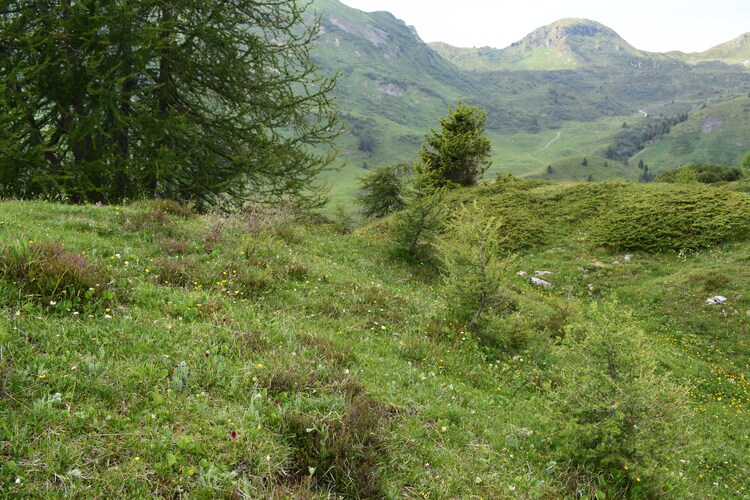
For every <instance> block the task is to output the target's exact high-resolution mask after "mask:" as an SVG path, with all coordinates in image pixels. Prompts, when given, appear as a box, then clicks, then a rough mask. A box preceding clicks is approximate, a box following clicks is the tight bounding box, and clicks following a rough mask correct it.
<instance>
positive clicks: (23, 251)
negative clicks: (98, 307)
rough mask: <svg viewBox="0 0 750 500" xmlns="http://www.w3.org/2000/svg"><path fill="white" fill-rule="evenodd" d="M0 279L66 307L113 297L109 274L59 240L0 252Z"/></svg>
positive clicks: (36, 297)
mask: <svg viewBox="0 0 750 500" xmlns="http://www.w3.org/2000/svg"><path fill="white" fill-rule="evenodd" d="M0 278H2V279H3V280H5V281H6V282H8V283H10V284H12V285H13V286H17V287H18V288H19V289H20V290H21V292H22V293H23V294H24V296H25V297H27V298H29V299H32V300H34V301H36V302H39V303H42V304H51V305H55V304H56V303H58V302H65V304H66V307H67V308H74V307H83V306H90V305H94V304H97V303H104V302H109V301H111V300H112V299H114V298H115V288H114V281H113V280H112V276H111V275H110V274H109V273H108V272H107V270H106V268H105V267H104V266H103V265H102V264H101V263H100V262H98V261H92V260H90V259H89V258H88V257H87V256H86V255H84V253H79V252H72V251H69V250H66V249H65V246H64V245H63V244H62V243H55V242H33V243H29V244H28V245H21V246H11V247H5V248H4V249H3V250H2V252H0Z"/></svg>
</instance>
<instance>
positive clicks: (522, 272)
mask: <svg viewBox="0 0 750 500" xmlns="http://www.w3.org/2000/svg"><path fill="white" fill-rule="evenodd" d="M516 274H517V275H519V276H526V275H527V274H528V273H527V272H526V271H518V272H517V273H516Z"/></svg>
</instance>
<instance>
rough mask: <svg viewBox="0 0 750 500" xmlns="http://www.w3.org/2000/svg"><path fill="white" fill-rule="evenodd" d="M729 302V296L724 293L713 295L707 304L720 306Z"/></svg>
mask: <svg viewBox="0 0 750 500" xmlns="http://www.w3.org/2000/svg"><path fill="white" fill-rule="evenodd" d="M726 303H727V298H726V297H724V296H722V295H717V296H716V297H711V298H710V299H708V300H707V301H706V305H707V306H720V305H723V304H726Z"/></svg>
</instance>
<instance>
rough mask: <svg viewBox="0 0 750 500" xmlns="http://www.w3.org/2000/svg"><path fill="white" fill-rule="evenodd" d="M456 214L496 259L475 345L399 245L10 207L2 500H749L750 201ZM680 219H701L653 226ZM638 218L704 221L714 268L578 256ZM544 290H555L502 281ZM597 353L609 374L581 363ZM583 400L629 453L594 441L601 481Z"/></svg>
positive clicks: (290, 225) (619, 188) (518, 200)
mask: <svg viewBox="0 0 750 500" xmlns="http://www.w3.org/2000/svg"><path fill="white" fill-rule="evenodd" d="M451 197H452V198H451V199H452V200H453V201H451V202H450V205H451V206H456V202H459V201H467V200H471V199H479V200H482V205H481V207H480V208H481V210H485V211H486V210H490V211H491V213H492V214H494V215H496V216H497V217H500V218H501V219H502V221H503V225H502V226H501V227H502V230H503V231H512V233H510V234H513V235H515V236H514V238H513V239H512V240H507V239H506V240H503V241H504V242H505V243H504V245H507V243H508V242H509V241H511V242H513V243H514V244H513V247H514V248H516V250H515V257H514V258H512V259H510V260H508V259H507V254H506V253H500V254H497V256H498V257H501V258H502V262H505V264H503V265H504V267H503V268H502V269H503V271H502V272H501V273H500V275H499V276H500V279H501V280H502V288H501V292H502V297H503V300H502V301H500V302H497V303H493V304H492V305H491V307H490V309H488V312H487V313H485V318H486V319H487V321H488V322H489V323H487V326H489V325H494V326H493V327H492V328H483V329H478V330H472V331H470V330H467V329H466V327H465V324H463V323H462V322H461V319H460V318H461V316H460V315H459V313H458V311H457V309H456V307H457V304H459V303H460V302H458V303H457V302H456V299H455V295H454V293H456V289H455V287H453V286H452V283H453V282H452V281H451V279H449V278H450V277H446V278H448V279H447V280H446V279H444V277H443V276H441V275H440V273H439V272H438V271H437V270H436V269H435V268H433V267H432V266H431V264H430V263H429V261H422V262H421V263H420V262H419V261H418V262H415V263H410V262H409V261H406V260H403V259H402V258H400V257H398V256H397V255H396V254H394V252H393V243H392V242H391V237H390V236H389V234H390V229H389V228H390V227H392V224H394V223H395V221H386V222H385V223H377V224H374V225H372V226H370V227H367V228H364V229H363V230H361V231H360V232H358V233H356V234H354V235H341V234H339V233H338V232H337V228H336V227H335V226H331V225H330V224H325V223H322V222H321V221H319V220H318V219H317V218H314V217H310V216H304V214H296V213H295V212H294V211H292V210H291V209H283V210H282V209H276V210H252V211H249V212H248V213H245V214H235V215H224V216H216V215H211V216H208V215H206V216H202V215H195V214H192V213H191V212H190V210H188V209H186V208H185V207H179V206H177V205H175V204H172V203H167V202H147V203H139V204H134V205H129V206H123V207H113V206H103V207H96V206H69V205H58V204H51V203H47V202H16V201H5V202H2V203H1V204H0V241H2V244H1V245H0V308H2V312H3V314H2V316H0V453H2V458H3V460H2V462H1V463H0V492H2V494H3V496H11V497H38V496H63V495H69V496H76V497H80V498H94V497H99V498H101V497H107V498H114V497H147V496H148V497H151V496H156V497H175V496H178V495H179V496H188V497H197V498H218V497H223V498H236V497H238V496H239V497H249V498H333V497H335V496H339V495H340V496H343V497H349V498H357V497H359V498H415V497H417V498H428V497H429V498H470V497H483V498H519V497H526V498H561V497H564V496H566V495H567V496H573V495H578V493H576V492H578V491H581V492H584V493H586V494H587V495H589V497H590V498H591V497H593V496H594V495H596V494H597V492H600V493H599V495H600V496H601V495H606V497H607V498H609V497H614V496H618V495H619V496H630V497H659V498H684V497H686V496H690V495H693V496H698V497H701V498H724V497H734V496H744V495H746V494H747V491H748V488H750V482H748V477H750V470H748V464H747V461H746V460H745V457H747V456H748V454H750V439H748V435H750V423H749V422H750V420H748V410H750V398H749V396H748V391H749V390H750V382H748V377H750V373H749V372H748V363H750V344H748V342H747V341H746V339H747V335H748V321H749V319H748V318H749V317H750V297H749V296H748V295H747V293H745V291H746V290H747V289H748V287H750V274H749V273H748V266H747V255H748V253H749V251H750V247H749V246H748V242H747V240H746V239H745V238H746V235H747V231H746V230H747V229H748V228H746V227H745V226H746V225H747V221H748V217H743V214H745V215H746V213H745V212H747V211H748V210H750V205H749V204H750V201H749V200H750V198H748V195H744V194H738V193H730V192H729V191H726V190H723V189H715V188H711V187H706V186H674V185H654V186H646V187H644V186H638V185H628V184H623V183H604V184H599V183H588V184H580V185H575V184H571V185H554V184H549V183H544V182H542V181H514V180H508V179H506V180H505V181H503V182H499V183H497V184H494V185H492V186H488V187H480V188H476V189H474V190H468V191H460V192H455V193H453V194H452V195H451ZM689 200H692V202H689ZM717 200H721V202H720V204H719V205H720V206H721V207H726V208H727V210H731V212H727V211H726V210H724V209H723V208H722V209H721V210H716V209H715V207H716V202H717ZM674 203H678V204H679V206H681V207H683V210H684V209H685V208H684V207H686V206H693V207H694V209H688V210H687V211H686V212H685V213H686V214H687V218H685V217H677V218H674V219H670V217H673V216H674V215H670V211H669V209H668V207H669V206H670V204H674ZM686 203H688V204H687V205H686ZM690 203H692V205H690ZM658 204H661V205H658ZM657 205H658V206H657ZM707 205H711V206H712V207H713V208H714V210H710V211H703V210H702V208H701V207H704V206H707ZM643 210H645V211H646V212H644V214H645V213H650V214H651V215H650V216H649V217H650V218H648V217H646V218H644V217H643V215H644V214H641V211H643ZM618 214H619V215H618ZM628 214H634V217H635V218H633V219H632V220H631V219H627V218H626V219H622V220H621V221H620V222H619V223H617V224H614V225H613V224H611V223H610V222H611V221H612V220H614V219H613V218H615V219H616V218H617V217H620V216H628ZM731 214H736V216H737V217H738V218H737V217H735V218H734V219H733V218H732V217H733V216H732V215H731ZM665 217H667V219H665ZM717 217H719V218H722V217H724V218H726V217H728V218H726V219H724V220H723V223H722V224H716V221H717V219H716V218H717ZM636 220H639V221H651V222H653V223H654V224H656V225H658V224H661V223H662V222H663V221H665V220H672V221H673V222H672V223H670V224H668V225H671V226H674V227H675V228H683V229H685V228H688V229H689V228H690V227H693V225H695V224H697V225H701V224H704V223H709V224H710V226H709V227H711V228H713V229H712V231H710V232H707V233H701V234H704V235H706V236H712V235H713V237H716V238H718V239H716V240H712V241H715V242H722V241H723V243H711V244H710V246H709V247H708V248H707V249H700V248H701V247H700V245H699V246H698V247H696V249H694V250H690V249H689V248H692V247H691V246H690V244H691V243H690V242H692V241H699V240H695V239H694V238H693V237H691V238H688V239H678V240H675V241H677V245H682V244H687V245H688V247H685V248H684V249H683V250H684V251H681V252H679V253H675V252H673V251H663V250H662V251H659V252H658V253H651V252H649V251H646V250H628V251H627V253H628V255H629V256H628V257H627V259H626V257H625V251H624V250H619V249H618V250H612V251H610V250H606V249H605V247H602V246H596V245H594V242H595V241H601V242H606V241H610V243H612V242H619V243H618V244H619V245H622V244H625V245H626V246H627V245H630V246H633V243H632V242H630V243H628V241H629V240H627V238H625V239H622V238H623V237H626V234H625V233H622V234H621V233H618V232H616V231H615V232H612V231H609V232H604V233H602V228H610V229H612V228H618V227H620V228H632V227H633V226H632V223H633V222H634V221H636ZM743 224H744V225H743ZM646 231H647V233H648V234H649V235H654V234H655V235H657V237H658V238H667V239H664V240H657V246H658V242H659V241H661V242H662V243H663V242H666V241H672V240H669V238H671V237H670V236H669V233H668V232H666V233H659V231H653V230H651V229H649V228H648V227H646ZM450 234H452V233H450V231H449V232H448V233H446V235H447V236H449V235H450ZM686 234H687V233H686ZM659 235H661V236H659ZM743 235H744V236H743ZM643 241H646V240H643ZM636 246H637V245H636ZM607 248H609V246H607ZM611 248H619V247H617V246H616V245H615V246H612V247H611ZM502 252H504V251H502ZM536 270H546V271H550V272H551V273H552V274H550V275H547V276H542V277H543V278H545V279H547V280H549V282H551V283H553V284H554V288H550V289H543V288H538V287H535V286H533V285H532V284H530V283H529V282H528V280H527V279H526V278H527V277H526V276H519V275H517V272H519V271H525V272H527V273H531V274H533V272H534V271H536ZM713 295H723V296H725V297H727V303H726V304H725V305H724V306H719V307H706V306H704V302H705V300H706V299H707V298H708V297H711V296H713ZM607 345H609V346H610V347H609V348H610V349H612V351H611V353H610V354H611V355H612V356H614V357H611V358H609V359H610V368H609V372H608V371H607V370H608V369H607V364H606V363H602V360H603V359H605V358H596V357H592V356H591V353H592V352H598V351H595V350H596V349H600V348H601V347H602V346H605V347H606V346H607ZM591 349H594V351H592V350H591ZM603 352H604V351H603ZM613 353H614V354H613ZM612 363H615V364H614V365H613V364H612ZM612 366H617V367H618V368H617V369H618V370H620V371H618V372H617V373H618V374H619V375H618V376H619V377H622V378H621V379H618V378H617V377H613V376H612V375H611V374H612V372H611V369H612V368H611V367H612ZM634 367H635V368H637V369H633V368H634ZM607 373H610V375H607ZM618 380H621V382H618ZM602 384H604V385H602ZM597 387H612V388H617V389H616V390H618V391H623V392H622V395H623V397H622V398H620V399H616V400H615V403H614V404H616V406H615V408H621V409H622V411H625V412H626V413H625V414H624V415H631V416H632V417H633V418H636V419H639V420H638V422H639V425H640V428H642V429H646V430H648V431H649V432H648V433H646V434H642V433H638V432H632V431H633V429H632V428H631V427H628V426H627V425H626V424H622V425H621V424H619V423H617V421H616V420H613V419H610V418H606V419H605V420H603V421H602V422H606V425H607V426H612V425H613V426H614V427H607V429H610V431H611V432H612V434H611V435H612V436H615V437H616V439H621V440H623V441H616V442H617V443H621V444H623V446H625V448H622V449H619V448H618V451H617V452H616V453H614V454H611V453H609V452H607V453H606V456H604V457H602V455H601V453H600V452H597V449H598V445H596V444H595V443H596V441H595V440H596V437H595V434H596V432H598V431H597V428H598V424H596V423H595V422H596V421H597V420H596V419H595V420H587V419H586V418H587V417H586V411H587V410H586V408H585V407H581V406H578V402H580V401H584V400H585V401H587V402H588V403H590V404H599V403H601V402H602V400H601V395H597V392H596V390H597ZM579 389H580V390H579ZM607 394H609V393H607ZM618 394H620V393H619V392H618ZM581 398H584V399H581ZM597 398H599V399H597ZM605 399H606V398H605ZM597 401H598V402H599V403H597ZM655 402H660V404H659V406H658V409H659V411H660V412H661V413H660V416H659V418H657V419H656V420H653V421H650V420H642V419H644V418H646V419H647V418H650V416H652V413H650V412H651V410H650V409H649V408H651V406H650V405H652V404H654V403H655ZM611 403H612V402H608V403H606V404H605V407H604V408H605V409H606V408H608V406H606V405H608V404H611ZM639 405H645V406H639ZM631 411H632V412H633V413H627V412H631ZM615 414H618V415H619V413H613V415H615ZM594 415H595V414H594ZM603 415H608V413H607V412H605V413H603ZM587 422H589V423H587ZM662 422H664V423H669V425H668V426H666V427H665V426H662V425H661V423H662ZM610 431H608V432H610ZM592 433H593V434H592ZM591 439H594V441H591ZM587 440H588V441H587ZM602 446H605V447H604V448H601V450H605V451H606V450H614V448H611V446H615V442H612V443H609V444H606V445H604V444H602ZM630 446H637V448H634V449H631V448H628V447H630ZM608 447H610V448H608ZM586 450H588V451H586ZM628 450H631V451H628ZM633 450H635V454H634V455H630V454H629V453H631V452H632V451H633ZM589 452H591V454H590V455H585V456H584V455H582V454H581V453H589ZM607 457H610V458H611V459H612V460H614V461H612V462H606V460H605V462H601V461H599V460H603V459H607ZM582 460H583V462H581V461H582ZM607 463H609V465H608V466H607V465H606V464H607ZM575 464H578V465H575ZM581 464H584V465H581ZM586 464H588V465H586ZM594 464H598V465H596V466H595V465H594ZM598 467H604V468H603V469H599V468H598Z"/></svg>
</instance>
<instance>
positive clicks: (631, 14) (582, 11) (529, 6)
mask: <svg viewBox="0 0 750 500" xmlns="http://www.w3.org/2000/svg"><path fill="white" fill-rule="evenodd" d="M341 2H342V3H344V4H346V5H348V6H350V7H355V8H357V9H360V10H364V11H367V12H372V11H375V10H385V11H388V12H390V13H392V14H393V15H394V16H396V17H397V18H399V19H403V20H404V21H405V22H406V24H409V25H412V26H415V27H416V28H417V32H418V33H419V36H420V37H421V38H422V40H424V41H425V42H445V43H448V44H450V45H454V46H458V47H482V46H490V47H497V48H505V47H507V46H508V45H510V44H511V43H513V42H515V41H518V40H520V39H521V38H523V37H524V36H526V35H527V34H529V33H531V32H532V31H533V30H535V29H536V28H539V27H541V26H544V25H546V24H550V23H552V22H554V21H557V20H558V19H562V18H564V17H582V18H586V19H591V20H593V21H598V22H600V23H602V24H604V25H606V26H608V27H610V28H612V29H613V30H615V31H616V32H617V33H618V34H619V35H620V36H621V37H622V38H624V39H625V40H626V41H627V42H628V43H630V44H631V45H633V46H634V47H635V48H637V49H641V50H648V51H652V52H667V51H670V50H681V51H683V52H700V51H703V50H706V49H709V48H711V47H713V46H716V45H718V44H720V43H724V42H728V41H729V40H732V39H733V38H735V37H737V36H739V35H741V34H743V33H746V32H750V0H711V1H706V0H702V1H699V0H520V1H519V0H513V1H508V0H460V1H455V0H454V1H450V0H341Z"/></svg>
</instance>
